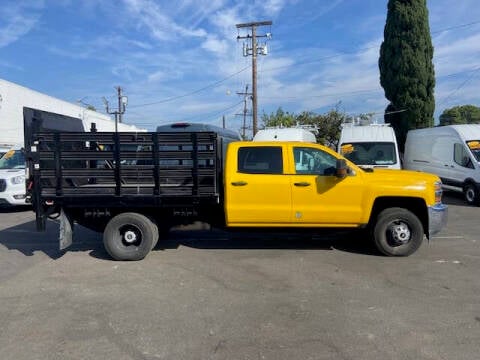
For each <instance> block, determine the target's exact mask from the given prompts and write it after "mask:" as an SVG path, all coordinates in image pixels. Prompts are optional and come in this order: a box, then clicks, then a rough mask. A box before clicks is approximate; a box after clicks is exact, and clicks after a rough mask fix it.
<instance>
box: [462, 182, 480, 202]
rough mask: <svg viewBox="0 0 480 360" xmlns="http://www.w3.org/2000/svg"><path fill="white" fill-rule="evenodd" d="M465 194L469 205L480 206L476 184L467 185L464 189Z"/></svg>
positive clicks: (479, 195) (479, 196)
mask: <svg viewBox="0 0 480 360" xmlns="http://www.w3.org/2000/svg"><path fill="white" fill-rule="evenodd" d="M463 194H464V195H465V201H466V202H467V203H468V204H469V205H480V194H479V190H478V188H477V187H476V186H475V184H472V183H468V184H466V185H465V186H464V188H463Z"/></svg>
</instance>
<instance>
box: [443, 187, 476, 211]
mask: <svg viewBox="0 0 480 360" xmlns="http://www.w3.org/2000/svg"><path fill="white" fill-rule="evenodd" d="M442 201H443V203H444V204H447V205H458V206H467V207H469V206H471V205H468V203H467V202H466V200H465V196H464V195H463V193H461V192H458V191H450V190H445V191H444V192H443V196H442Z"/></svg>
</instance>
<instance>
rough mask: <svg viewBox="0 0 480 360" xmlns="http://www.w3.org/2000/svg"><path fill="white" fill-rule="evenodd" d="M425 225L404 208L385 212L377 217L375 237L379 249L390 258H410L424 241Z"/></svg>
mask: <svg viewBox="0 0 480 360" xmlns="http://www.w3.org/2000/svg"><path fill="white" fill-rule="evenodd" d="M423 235H424V231H423V225H422V223H421V221H420V220H419V219H418V217H417V216H416V215H415V214H413V213H412V212H411V211H409V210H407V209H403V208H390V209H385V210H383V211H382V212H381V213H380V214H379V215H378V217H377V220H376V223H375V224H374V228H373V237H374V241H375V245H376V247H377V249H378V250H379V251H380V252H381V253H383V254H385V255H388V256H408V255H411V254H413V253H414V252H415V251H417V249H418V248H419V247H420V245H421V244H422V241H423Z"/></svg>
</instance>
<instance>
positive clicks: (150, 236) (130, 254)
mask: <svg viewBox="0 0 480 360" xmlns="http://www.w3.org/2000/svg"><path fill="white" fill-rule="evenodd" d="M157 240H158V229H157V225H155V223H153V222H152V221H151V220H150V219H149V218H148V217H146V216H144V215H142V214H138V213H122V214H119V215H117V216H115V217H114V218H112V219H111V220H110V221H109V222H108V224H107V226H106V227H105V231H104V232H103V244H104V246H105V250H107V252H108V253H109V254H110V256H111V257H112V258H113V259H114V260H134V261H135V260H141V259H143V258H144V257H145V256H147V254H148V253H149V252H150V250H151V249H152V248H153V247H154V246H155V244H156V242H157Z"/></svg>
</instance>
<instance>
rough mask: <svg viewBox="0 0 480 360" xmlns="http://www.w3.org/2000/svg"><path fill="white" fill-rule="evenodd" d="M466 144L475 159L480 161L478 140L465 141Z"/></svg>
mask: <svg viewBox="0 0 480 360" xmlns="http://www.w3.org/2000/svg"><path fill="white" fill-rule="evenodd" d="M467 146H468V147H469V149H470V151H471V152H472V154H473V156H475V159H476V160H477V161H480V140H472V141H467Z"/></svg>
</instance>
